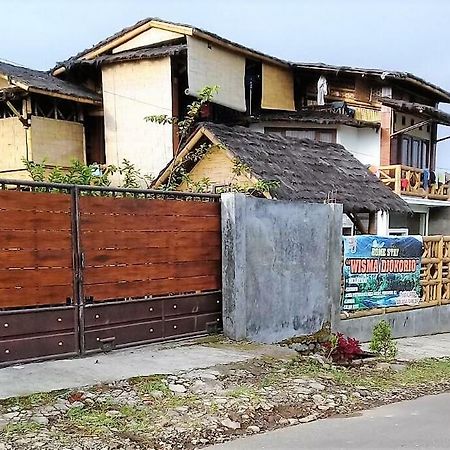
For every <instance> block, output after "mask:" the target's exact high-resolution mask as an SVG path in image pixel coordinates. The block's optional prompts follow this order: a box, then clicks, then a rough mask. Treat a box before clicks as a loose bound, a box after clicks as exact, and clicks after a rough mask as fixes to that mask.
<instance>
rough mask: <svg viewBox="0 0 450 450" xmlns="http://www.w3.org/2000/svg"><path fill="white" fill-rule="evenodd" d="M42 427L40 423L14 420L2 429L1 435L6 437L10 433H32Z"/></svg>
mask: <svg viewBox="0 0 450 450" xmlns="http://www.w3.org/2000/svg"><path fill="white" fill-rule="evenodd" d="M41 428H43V426H42V425H39V424H38V423H34V422H15V423H9V424H8V425H6V426H5V427H4V428H3V430H2V435H3V436H5V437H6V438H8V437H10V436H11V435H21V434H26V433H34V432H37V431H39V430H40V429H41Z"/></svg>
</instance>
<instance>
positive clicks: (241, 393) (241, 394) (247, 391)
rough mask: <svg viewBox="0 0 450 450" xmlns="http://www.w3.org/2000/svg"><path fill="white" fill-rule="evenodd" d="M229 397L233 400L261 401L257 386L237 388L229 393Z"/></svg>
mask: <svg viewBox="0 0 450 450" xmlns="http://www.w3.org/2000/svg"><path fill="white" fill-rule="evenodd" d="M227 396H228V397H232V398H248V399H250V400H260V399H261V394H260V393H259V392H258V390H257V388H256V387H255V386H247V385H242V386H237V387H235V388H234V389H231V390H229V391H228V392H227Z"/></svg>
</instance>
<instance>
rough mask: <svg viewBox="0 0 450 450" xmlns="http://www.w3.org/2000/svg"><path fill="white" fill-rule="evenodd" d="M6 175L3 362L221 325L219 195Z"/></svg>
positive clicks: (0, 301)
mask: <svg viewBox="0 0 450 450" xmlns="http://www.w3.org/2000/svg"><path fill="white" fill-rule="evenodd" d="M0 185H1V187H2V190H0V365H5V364H11V363H13V362H23V361H29V360H36V359H45V358H54V357H63V356H74V355H80V354H81V355H82V354H85V353H87V352H92V351H99V350H107V349H111V348H117V347H122V346H127V345H135V344H138V343H145V342H153V341H161V340H165V339H173V338H177V337H184V336H192V335H196V334H199V333H205V332H208V331H213V330H216V329H217V328H218V327H220V322H221V290H220V289H221V262H220V260H221V233H220V204H219V197H218V196H215V195H206V194H192V193H178V192H177V193H170V192H162V191H150V190H137V189H120V188H117V189H113V188H100V187H87V186H83V187H81V186H72V185H54V184H44V183H34V182H17V181H16V182H11V181H0ZM11 188H14V190H13V189H11Z"/></svg>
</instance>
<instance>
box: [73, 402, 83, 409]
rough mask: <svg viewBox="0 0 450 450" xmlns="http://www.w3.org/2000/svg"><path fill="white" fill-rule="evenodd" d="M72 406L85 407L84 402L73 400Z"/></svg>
mask: <svg viewBox="0 0 450 450" xmlns="http://www.w3.org/2000/svg"><path fill="white" fill-rule="evenodd" d="M69 407H70V408H84V403H83V402H73V403H71V404H70V405H69Z"/></svg>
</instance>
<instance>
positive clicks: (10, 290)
mask: <svg viewBox="0 0 450 450" xmlns="http://www.w3.org/2000/svg"><path fill="white" fill-rule="evenodd" d="M70 213H71V197H70V195H68V194H56V193H54V194H53V193H52V194H48V193H35V192H21V191H12V190H3V191H0V309H8V308H16V307H28V306H38V305H64V304H66V303H68V302H70V301H71V299H72V296H73V290H72V277H73V274H72V237H71V214H70Z"/></svg>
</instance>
